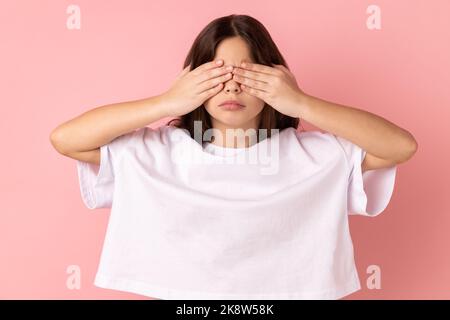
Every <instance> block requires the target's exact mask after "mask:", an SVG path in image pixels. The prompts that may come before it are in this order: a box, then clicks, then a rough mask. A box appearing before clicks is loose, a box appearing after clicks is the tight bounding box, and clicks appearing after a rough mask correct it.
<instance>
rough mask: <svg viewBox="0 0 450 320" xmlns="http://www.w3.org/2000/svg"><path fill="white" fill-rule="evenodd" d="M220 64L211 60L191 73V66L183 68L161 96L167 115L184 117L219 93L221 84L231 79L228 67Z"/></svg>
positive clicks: (221, 62) (220, 62)
mask: <svg viewBox="0 0 450 320" xmlns="http://www.w3.org/2000/svg"><path fill="white" fill-rule="evenodd" d="M218 62H219V63H218ZM222 64H223V61H221V60H219V61H216V60H213V61H209V62H206V63H204V64H202V65H200V66H198V67H197V68H195V69H194V70H191V71H189V70H190V68H191V65H189V66H187V67H186V68H184V69H183V71H181V72H180V73H179V74H178V75H177V77H176V78H175V81H174V82H173V84H172V85H171V87H170V88H169V89H168V90H167V91H166V92H164V93H163V94H161V97H162V99H163V100H164V103H165V105H166V106H167V108H168V114H169V115H170V116H173V117H178V116H182V115H185V114H187V113H189V112H191V111H192V110H194V109H196V108H198V107H199V106H200V105H202V103H203V102H204V101H206V100H208V99H209V98H211V97H212V96H214V95H216V94H217V93H218V92H220V90H221V89H222V88H223V83H224V82H225V81H228V80H230V79H231V77H232V74H231V70H230V69H227V67H228V66H222Z"/></svg>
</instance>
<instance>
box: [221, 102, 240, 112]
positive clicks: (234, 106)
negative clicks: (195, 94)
mask: <svg viewBox="0 0 450 320" xmlns="http://www.w3.org/2000/svg"><path fill="white" fill-rule="evenodd" d="M219 108H222V109H224V110H240V109H243V108H245V107H244V106H243V105H242V104H239V103H235V102H225V103H222V104H220V105H219Z"/></svg>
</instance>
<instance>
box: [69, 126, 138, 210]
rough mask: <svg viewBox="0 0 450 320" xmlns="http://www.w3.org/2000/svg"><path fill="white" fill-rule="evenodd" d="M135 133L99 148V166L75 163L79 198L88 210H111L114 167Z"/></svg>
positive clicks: (80, 162)
mask: <svg viewBox="0 0 450 320" xmlns="http://www.w3.org/2000/svg"><path fill="white" fill-rule="evenodd" d="M135 132H136V131H132V132H129V133H127V134H124V135H121V136H119V137H116V138H115V139H113V140H111V141H110V142H109V143H107V144H105V145H103V146H101V147H100V165H97V164H93V163H89V162H85V161H80V160H76V161H77V172H78V181H79V185H80V192H81V198H82V200H83V203H84V204H85V206H86V207H87V208H88V209H97V208H111V206H112V201H113V193H114V167H115V163H117V161H118V159H119V158H120V156H121V154H122V152H123V150H124V148H125V147H127V145H128V144H129V142H130V140H131V139H132V137H133V136H134V135H135Z"/></svg>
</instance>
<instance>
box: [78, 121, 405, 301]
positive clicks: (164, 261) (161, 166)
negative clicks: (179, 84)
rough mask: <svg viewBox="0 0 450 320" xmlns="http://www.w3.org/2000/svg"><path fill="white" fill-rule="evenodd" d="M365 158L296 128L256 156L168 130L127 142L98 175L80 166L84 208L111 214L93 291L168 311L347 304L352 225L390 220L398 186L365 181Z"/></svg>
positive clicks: (391, 177) (376, 175)
mask: <svg viewBox="0 0 450 320" xmlns="http://www.w3.org/2000/svg"><path fill="white" fill-rule="evenodd" d="M264 155H265V156H264ZM364 155H365V151H364V150H362V149H361V148H360V147H358V146H357V145H356V144H353V143H351V142H350V141H348V140H346V139H344V138H341V137H338V136H335V135H333V134H331V133H327V132H325V133H322V132H320V131H297V130H296V129H294V128H287V129H284V130H281V131H279V133H275V134H274V135H273V136H272V137H271V138H267V139H264V140H263V141H260V142H259V143H257V144H254V145H252V146H251V147H249V148H224V147H220V146H217V145H214V144H210V143H204V144H203V145H200V144H199V143H198V142H197V141H196V140H195V139H193V138H191V136H190V135H189V134H188V132H187V131H185V130H183V129H180V128H176V127H173V126H167V125H163V126H162V127H159V128H150V127H144V128H141V129H138V130H135V131H133V132H130V133H128V134H125V135H122V136H119V137H117V138H116V139H114V140H112V141H111V142H110V143H108V144H106V145H104V146H102V147H101V163H100V165H95V164H90V163H87V162H83V161H79V160H77V170H78V178H79V182H80V190H81V195H82V199H83V201H84V203H85V205H86V206H87V207H88V208H89V209H94V208H111V215H110V218H109V224H108V228H107V232H106V238H105V242H104V247H103V252H102V255H101V259H100V265H99V268H98V272H97V274H96V278H95V282H94V284H95V285H96V286H98V287H102V288H108V289H116V290H120V291H126V292H133V293H137V294H141V295H145V296H149V297H154V298H160V299H339V298H341V297H344V296H346V295H349V294H350V293H353V292H355V291H357V290H359V289H361V286H360V282H359V278H358V274H357V270H356V267H355V261H354V256H353V245H352V240H351V237H350V232H349V224H348V214H360V215H365V216H371V217H373V216H376V215H378V214H379V213H381V212H382V211H383V210H384V209H385V208H386V206H387V204H388V203H389V200H390V198H391V195H392V192H393V188H394V181H395V174H396V166H393V167H390V168H384V169H377V170H370V171H366V172H364V174H362V171H361V162H362V160H363V158H364ZM255 159H256V160H255Z"/></svg>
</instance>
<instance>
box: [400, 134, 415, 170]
mask: <svg viewBox="0 0 450 320" xmlns="http://www.w3.org/2000/svg"><path fill="white" fill-rule="evenodd" d="M418 147H419V144H418V143H417V140H416V139H415V138H414V137H413V136H412V135H411V138H410V139H409V141H408V144H407V147H405V149H404V150H405V151H404V156H403V157H402V159H401V160H400V161H399V163H402V162H406V161H408V160H409V159H411V158H412V157H413V156H414V154H415V153H416V152H417V149H418Z"/></svg>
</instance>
